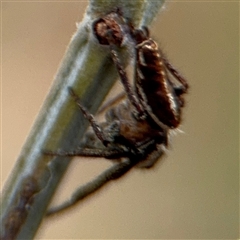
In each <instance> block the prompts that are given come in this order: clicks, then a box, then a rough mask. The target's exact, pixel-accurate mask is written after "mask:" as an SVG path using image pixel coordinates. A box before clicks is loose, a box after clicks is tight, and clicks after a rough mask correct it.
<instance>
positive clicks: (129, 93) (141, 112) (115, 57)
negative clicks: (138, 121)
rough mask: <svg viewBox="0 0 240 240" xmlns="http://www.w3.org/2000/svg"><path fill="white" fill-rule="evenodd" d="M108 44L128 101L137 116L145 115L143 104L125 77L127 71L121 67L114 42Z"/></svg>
mask: <svg viewBox="0 0 240 240" xmlns="http://www.w3.org/2000/svg"><path fill="white" fill-rule="evenodd" d="M109 46H110V51H111V56H112V59H113V61H114V63H115V65H116V68H117V71H118V74H119V76H120V79H121V82H122V84H123V87H124V89H125V92H126V94H127V97H128V99H129V101H130V102H131V104H132V105H133V106H134V108H135V109H136V111H137V113H138V116H139V117H142V116H144V115H145V114H144V112H145V111H144V109H143V106H142V105H141V103H140V102H139V100H138V99H137V97H136V94H135V93H134V90H133V87H132V86H131V84H130V81H129V79H128V77H127V73H126V71H125V70H124V68H123V66H122V64H121V62H120V60H119V57H118V54H117V51H116V50H115V46H114V44H111V43H110V45H109Z"/></svg>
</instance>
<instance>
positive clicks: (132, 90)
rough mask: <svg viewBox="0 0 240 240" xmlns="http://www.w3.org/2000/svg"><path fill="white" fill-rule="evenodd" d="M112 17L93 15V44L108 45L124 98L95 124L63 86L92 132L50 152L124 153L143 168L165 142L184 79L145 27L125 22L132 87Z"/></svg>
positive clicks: (173, 123)
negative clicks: (77, 143)
mask: <svg viewBox="0 0 240 240" xmlns="http://www.w3.org/2000/svg"><path fill="white" fill-rule="evenodd" d="M113 16H114V14H113V15H110V17H109V16H108V17H105V18H101V19H99V20H97V21H96V22H95V23H94V24H93V30H94V33H95V35H96V38H97V39H98V41H99V43H100V44H104V45H108V46H109V48H110V52H111V56H112V59H113V62H114V63H115V65H116V68H117V71H118V73H119V76H120V80H121V82H122V84H123V87H124V89H125V94H126V99H125V100H123V101H121V102H120V103H118V105H117V106H114V107H112V108H111V109H110V110H108V111H107V113H106V120H105V122H103V123H97V122H96V121H95V118H94V117H93V116H92V115H91V114H90V113H89V112H88V111H87V110H86V109H85V108H84V106H82V104H81V101H80V99H79V98H78V97H77V95H76V94H75V92H74V90H73V89H71V88H69V90H70V94H71V95H72V97H73V98H74V99H75V101H76V103H77V105H78V107H79V109H80V110H81V111H82V113H83V114H84V116H85V118H86V119H87V120H88V121H89V123H90V124H91V127H92V130H93V132H88V133H87V134H86V135H85V142H84V143H83V145H82V146H84V147H83V148H80V149H78V150H76V151H72V152H55V153H50V154H51V155H60V156H88V157H104V158H107V159H112V160H114V159H121V158H129V159H132V160H133V161H137V162H138V163H143V166H144V167H151V166H153V165H154V164H155V162H156V161H157V160H158V159H159V157H160V156H161V155H162V154H163V152H164V151H163V149H164V148H166V147H167V146H168V137H169V131H170V130H171V129H175V128H177V127H178V125H179V124H180V122H181V110H182V108H183V106H184V98H183V95H184V94H185V93H186V92H187V89H188V84H187V82H186V80H185V79H184V78H183V77H182V76H181V75H180V74H179V73H178V71H177V70H176V69H175V68H174V67H173V66H172V65H171V64H170V63H169V62H168V60H167V59H166V58H165V56H164V55H163V53H162V52H161V50H160V49H159V47H158V44H157V43H156V42H155V41H154V40H152V39H151V38H150V37H149V32H148V30H147V29H146V28H143V29H134V28H133V27H132V26H131V25H130V24H129V29H128V32H127V33H126V34H128V35H129V37H130V38H131V42H132V43H134V44H133V47H134V48H135V66H134V69H135V78H134V82H133V86H132V85H131V84H130V81H129V79H128V77H127V74H126V72H125V70H124V68H123V66H122V64H121V62H120V60H119V57H118V52H117V50H116V46H119V45H121V44H122V41H123V38H122V35H121V34H118V33H119V32H120V33H122V32H121V31H122V30H121V29H120V27H119V25H118V23H116V22H115V20H114V18H113ZM99 140H100V142H99Z"/></svg>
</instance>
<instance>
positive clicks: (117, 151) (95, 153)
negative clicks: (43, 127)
mask: <svg viewBox="0 0 240 240" xmlns="http://www.w3.org/2000/svg"><path fill="white" fill-rule="evenodd" d="M44 154H45V155H49V156H61V157H75V156H81V157H95V158H106V159H112V160H113V159H119V158H122V157H129V151H127V150H124V149H121V148H105V149H103V148H79V149H77V150H74V151H68V152H65V151H56V152H52V151H44Z"/></svg>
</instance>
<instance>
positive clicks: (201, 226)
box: [1, 1, 239, 239]
mask: <svg viewBox="0 0 240 240" xmlns="http://www.w3.org/2000/svg"><path fill="white" fill-rule="evenodd" d="M86 5H87V2H86V1H79V2H70V1H69V2H54V1H51V2H34V1H33V2H6V1H5V2H2V5H1V6H2V39H1V40H2V92H1V93H2V105H1V107H2V146H1V147H2V149H1V157H2V159H1V166H2V169H1V184H4V182H5V181H6V179H7V176H8V175H9V174H11V169H12V167H13V166H14V162H15V160H16V158H17V156H18V154H19V152H20V151H21V147H22V146H23V144H24V142H25V139H26V137H27V135H28V133H29V131H30V129H31V126H32V124H33V122H34V119H35V118H36V116H37V113H38V111H39V109H40V107H41V105H42V103H43V101H44V98H45V96H46V94H47V92H48V90H49V88H50V86H51V83H52V79H53V76H54V74H55V72H56V70H57V68H58V66H59V62H60V60H61V58H62V56H63V54H64V51H65V49H66V46H67V44H68V42H69V40H70V38H71V36H72V34H73V33H74V31H75V29H76V26H75V23H77V22H80V21H81V19H82V16H83V13H84V10H85V8H86ZM151 32H152V36H153V38H154V39H156V40H157V41H158V42H159V43H160V46H161V47H162V49H163V51H164V52H165V53H167V55H168V58H169V59H170V60H171V62H172V63H173V64H174V65H175V66H177V68H178V69H179V71H180V72H182V73H183V74H184V76H185V77H186V78H187V79H188V81H189V84H190V86H191V88H190V91H189V94H188V96H187V101H186V102H187V103H186V108H185V109H184V120H183V124H182V126H181V127H180V129H181V130H182V131H183V132H184V133H182V134H178V135H177V136H174V137H173V139H172V143H171V147H170V150H169V151H168V152H167V156H166V157H164V158H163V159H162V161H161V162H159V164H158V165H157V166H156V167H155V168H154V169H150V170H145V171H143V170H140V169H134V170H132V171H131V173H129V174H128V175H126V176H125V177H124V178H122V179H121V180H119V181H117V182H115V183H112V184H109V185H108V186H107V187H106V188H105V189H103V190H102V191H100V192H99V193H98V194H96V195H95V196H93V197H91V198H90V199H88V200H86V201H84V202H83V203H80V204H78V206H75V207H74V208H73V209H71V210H69V211H67V212H64V213H63V214H62V215H58V216H56V217H53V218H49V219H46V220H45V221H44V222H43V223H42V225H41V228H40V229H39V232H38V234H37V236H36V237H37V238H38V239H93V238H95V239H107V238H108V239H120V238H121V239H122V238H125V239H126V238H128V239H140V238H142V239H153V238H154V239H196V238H201V239H220V238H221V239H236V238H238V233H239V232H238V228H239V155H238V149H239V131H238V117H239V115H238V113H239V101H238V100H239V99H238V96H239V2H237V1H235V2H233V1H225V2H220V1H202V2H201V1H186V2H184V1H169V2H167V4H166V6H165V9H164V10H162V11H161V12H160V14H159V15H158V17H157V19H156V20H155V21H154V22H153V24H152V28H151ZM107 166H109V163H107V162H106V161H104V160H99V161H90V160H89V159H76V160H75V161H73V162H72V164H71V166H70V168H69V170H68V172H67V174H66V176H65V178H64V179H63V181H62V183H61V185H60V188H59V189H58V192H57V193H56V196H55V198H54V204H56V203H60V202H61V201H63V200H64V199H66V198H68V197H69V196H70V194H71V192H73V191H74V189H75V188H76V187H77V186H79V185H80V184H83V183H84V182H86V181H88V180H90V179H91V178H92V177H94V176H95V175H96V174H98V173H100V172H101V171H103V169H105V168H106V167H107Z"/></svg>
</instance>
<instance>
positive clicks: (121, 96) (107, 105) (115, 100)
mask: <svg viewBox="0 0 240 240" xmlns="http://www.w3.org/2000/svg"><path fill="white" fill-rule="evenodd" d="M125 95H126V94H125V92H121V93H119V94H118V95H117V96H115V97H114V98H112V99H110V100H109V101H107V102H106V103H104V104H103V105H102V106H101V107H100V109H99V110H98V112H97V114H101V113H103V112H104V111H105V110H106V109H108V108H110V107H111V106H113V105H115V104H116V103H118V102H120V101H121V100H122V99H124V98H125Z"/></svg>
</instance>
